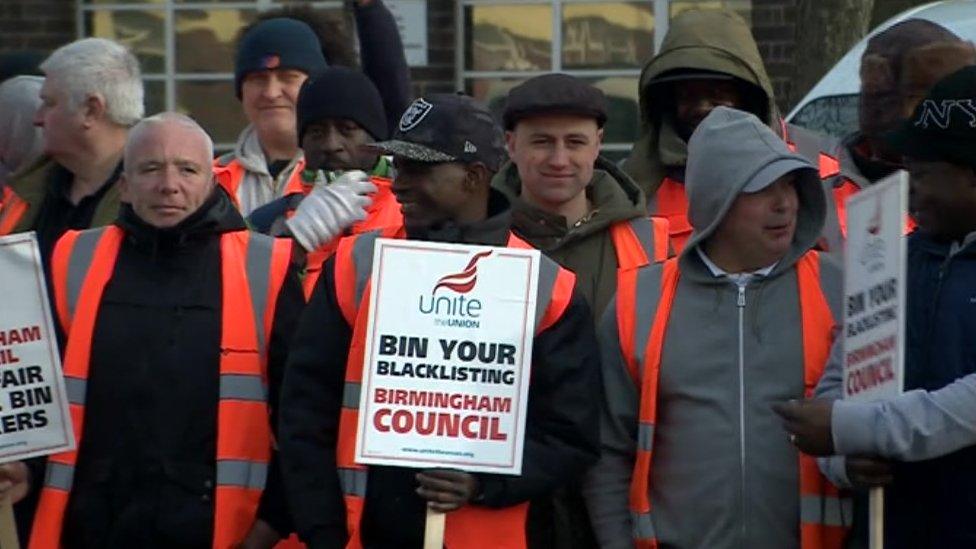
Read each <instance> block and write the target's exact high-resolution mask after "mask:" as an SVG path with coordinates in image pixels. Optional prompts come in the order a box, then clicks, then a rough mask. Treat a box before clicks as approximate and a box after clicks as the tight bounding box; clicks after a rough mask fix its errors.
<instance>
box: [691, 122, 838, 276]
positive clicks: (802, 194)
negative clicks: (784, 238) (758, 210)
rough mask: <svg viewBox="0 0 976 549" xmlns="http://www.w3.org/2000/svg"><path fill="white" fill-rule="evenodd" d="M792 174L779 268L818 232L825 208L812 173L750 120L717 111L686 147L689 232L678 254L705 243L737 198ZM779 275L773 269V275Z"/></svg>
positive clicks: (764, 128)
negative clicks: (792, 201)
mask: <svg viewBox="0 0 976 549" xmlns="http://www.w3.org/2000/svg"><path fill="white" fill-rule="evenodd" d="M790 172H797V182H796V187H797V195H798V198H799V210H798V212H797V223H796V234H795V235H794V237H793V247H792V250H791V251H790V253H789V254H788V255H787V257H786V258H784V259H785V261H781V262H780V264H781V266H782V267H783V268H785V267H788V266H790V265H792V264H793V262H794V261H795V260H796V259H797V258H798V257H799V256H800V255H802V254H803V253H804V252H806V251H807V250H808V249H810V248H811V247H812V246H813V245H814V244H815V243H816V241H817V238H818V237H819V236H820V233H821V231H822V229H823V224H824V220H825V218H826V213H827V206H826V197H825V195H824V190H823V186H822V184H821V182H820V178H819V176H818V173H817V169H816V168H815V167H814V166H813V165H812V164H810V162H809V161H807V160H806V158H804V157H803V156H800V155H798V154H796V153H793V152H790V150H789V149H788V148H787V146H786V143H785V142H784V141H783V140H782V139H780V138H779V136H777V135H776V134H775V133H773V131H772V130H771V129H770V128H769V127H768V126H766V125H765V124H763V123H762V122H761V121H760V120H759V119H758V118H756V117H755V116H754V115H752V114H749V113H746V112H743V111H739V110H736V109H729V108H726V107H717V108H716V109H714V110H713V111H712V112H711V113H710V114H709V115H708V116H707V117H705V120H703V121H702V123H701V124H700V125H699V126H698V129H696V130H695V133H694V134H692V136H691V139H690V140H689V142H688V167H687V172H686V180H685V190H686V192H687V194H688V219H689V221H690V222H691V225H692V227H693V228H694V232H692V234H691V238H690V240H689V241H688V244H687V245H686V246H685V249H684V252H683V253H684V254H687V253H689V250H693V249H694V248H695V247H696V246H697V245H699V244H701V243H702V242H703V241H705V240H706V239H707V238H708V237H709V236H710V235H711V234H712V233H714V232H715V230H716V229H717V228H718V226H719V224H720V223H721V222H722V220H723V219H724V218H725V215H726V214H727V213H728V211H729V209H730V208H731V207H732V203H733V202H734V201H735V199H736V198H737V197H738V196H739V194H740V193H742V192H744V191H746V190H748V191H749V192H758V191H759V190H761V189H763V188H765V187H767V186H768V185H769V184H771V183H773V182H774V181H776V180H777V179H779V178H780V177H782V176H783V175H786V174H788V173H790ZM777 270H779V269H777Z"/></svg>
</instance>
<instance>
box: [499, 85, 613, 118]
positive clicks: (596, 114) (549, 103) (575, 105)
mask: <svg viewBox="0 0 976 549" xmlns="http://www.w3.org/2000/svg"><path fill="white" fill-rule="evenodd" d="M539 114H577V115H580V116H585V117H588V118H590V117H591V118H594V119H595V120H596V124H597V126H599V127H601V128H602V127H603V125H604V124H605V123H606V121H607V98H606V96H605V95H603V92H602V91H600V89H599V88H596V87H595V86H591V85H590V84H588V83H586V82H585V81H583V80H580V79H579V78H576V77H575V76H570V75H568V74H561V73H552V74H544V75H542V76H536V77H535V78H530V79H528V80H526V81H525V82H523V83H521V84H519V85H518V86H515V87H514V88H512V90H511V91H509V92H508V100H507V101H506V103H505V112H504V113H503V114H502V121H503V122H504V124H505V129H506V130H512V129H513V128H515V125H516V124H517V123H518V121H519V120H522V119H523V118H528V117H530V116H537V115H539Z"/></svg>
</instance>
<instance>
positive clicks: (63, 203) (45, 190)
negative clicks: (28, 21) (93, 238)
mask: <svg viewBox="0 0 976 549" xmlns="http://www.w3.org/2000/svg"><path fill="white" fill-rule="evenodd" d="M41 70H42V71H43V72H44V74H45V79H44V84H43V86H41V89H40V97H41V106H40V108H39V109H38V110H37V114H36V115H35V118H34V123H35V124H36V125H38V126H40V127H41V129H42V131H43V133H44V153H45V154H47V155H48V156H50V157H51V159H52V162H51V163H48V164H45V165H43V166H39V167H38V168H37V169H35V170H31V171H30V172H29V173H26V174H24V175H23V176H22V177H20V178H17V179H14V180H11V181H10V182H9V184H10V187H11V189H12V190H13V191H14V192H16V194H17V196H19V197H20V198H21V199H22V200H23V202H24V203H26V206H21V207H20V211H19V212H17V220H16V223H13V224H12V227H11V229H10V232H22V231H29V230H33V231H36V232H37V237H38V242H39V244H40V246H41V252H42V254H43V256H44V258H45V260H46V259H47V258H48V255H49V252H50V250H51V248H52V247H53V246H54V243H55V242H56V241H57V239H58V238H59V237H60V236H61V235H62V234H63V233H64V232H65V231H66V230H69V229H86V228H89V227H98V226H102V225H106V224H108V223H111V222H112V220H113V219H114V218H115V216H116V215H117V214H118V205H119V189H118V187H117V185H116V181H117V180H118V177H119V173H120V171H121V168H122V148H123V146H124V145H125V138H126V133H127V131H128V129H129V128H130V127H131V126H132V125H133V124H135V123H136V122H138V121H139V119H141V118H142V115H143V106H142V102H143V88H142V80H141V76H140V71H139V63H138V61H136V58H135V56H133V55H132V53H131V52H130V51H129V50H127V49H126V48H125V47H124V46H122V45H120V44H117V43H115V42H112V41H111V40H105V39H103V38H85V39H83V40H78V41H75V42H72V43H70V44H67V45H65V46H62V47H60V48H58V49H57V50H55V51H54V53H52V54H51V55H50V56H49V57H48V58H47V59H46V60H45V61H44V62H43V63H41Z"/></svg>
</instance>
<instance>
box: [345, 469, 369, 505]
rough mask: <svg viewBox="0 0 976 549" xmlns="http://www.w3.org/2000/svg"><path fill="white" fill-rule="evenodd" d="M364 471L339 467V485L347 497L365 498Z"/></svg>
mask: <svg viewBox="0 0 976 549" xmlns="http://www.w3.org/2000/svg"><path fill="white" fill-rule="evenodd" d="M366 479H367V476H366V470H365V469H348V468H345V467H339V485H340V486H342V493H343V494H345V495H347V496H356V497H360V498H364V497H366Z"/></svg>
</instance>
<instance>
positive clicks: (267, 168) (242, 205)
mask: <svg viewBox="0 0 976 549" xmlns="http://www.w3.org/2000/svg"><path fill="white" fill-rule="evenodd" d="M326 66H327V65H326V62H325V58H324V57H323V56H322V48H321V46H320V44H319V40H318V38H316V36H315V33H314V32H313V31H312V29H311V28H309V26H308V25H306V24H305V23H302V22H301V21H297V20H295V19H289V18H286V17H279V18H276V19H269V20H267V21H262V22H261V23H259V24H258V25H255V26H254V27H252V28H251V29H250V30H248V31H247V32H246V33H245V34H244V36H243V37H242V38H241V41H240V44H239V46H238V50H237V57H236V59H235V63H234V88H235V92H236V93H237V97H238V99H240V100H241V104H242V106H243V108H244V114H245V116H246V117H247V120H248V122H249V123H250V125H249V126H248V127H247V128H246V129H245V130H244V131H243V132H242V133H241V135H240V137H239V138H238V142H237V146H236V147H235V148H234V152H233V153H228V154H226V155H224V156H221V157H219V158H218V159H217V160H216V162H215V165H214V176H215V177H216V178H217V182H218V183H220V185H221V186H222V187H224V189H225V190H226V191H227V194H229V195H230V197H231V199H232V200H233V201H234V203H235V205H237V207H238V208H239V209H240V210H241V213H243V214H244V215H245V216H246V215H248V214H250V213H251V212H252V211H253V210H254V209H255V208H258V207H260V206H263V205H264V204H267V203H268V202H271V201H272V200H274V199H275V198H277V197H279V196H281V191H282V189H283V188H284V186H285V185H284V182H286V181H287V180H288V178H289V177H290V176H291V174H292V173H293V172H294V170H295V168H296V166H297V164H298V163H299V162H300V161H301V158H302V157H301V151H300V150H299V148H298V140H297V139H296V132H295V122H296V117H295V107H296V104H297V102H298V91H299V90H300V89H301V87H302V84H303V83H304V82H305V80H307V79H308V78H309V77H310V76H313V75H315V74H318V73H320V72H322V71H324V70H325V69H326Z"/></svg>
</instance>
